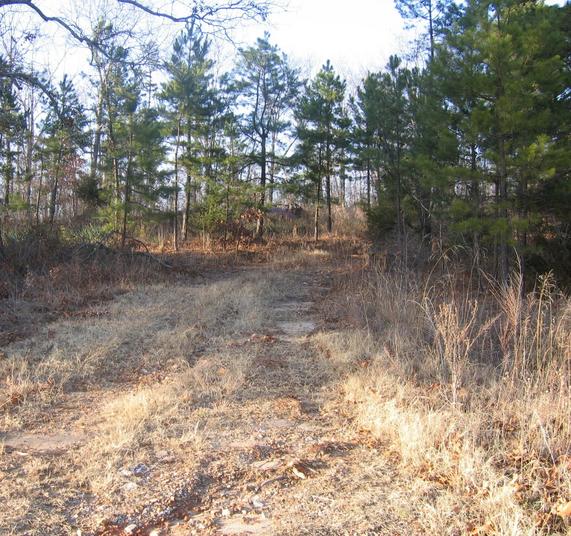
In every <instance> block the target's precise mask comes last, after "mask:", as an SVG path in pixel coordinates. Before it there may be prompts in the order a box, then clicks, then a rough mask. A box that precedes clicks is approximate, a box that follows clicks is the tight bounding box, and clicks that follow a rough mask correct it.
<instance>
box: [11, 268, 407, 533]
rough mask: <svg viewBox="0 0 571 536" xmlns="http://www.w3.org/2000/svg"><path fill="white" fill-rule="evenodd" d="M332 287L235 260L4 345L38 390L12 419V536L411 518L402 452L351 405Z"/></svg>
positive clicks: (264, 529)
mask: <svg viewBox="0 0 571 536" xmlns="http://www.w3.org/2000/svg"><path fill="white" fill-rule="evenodd" d="M329 285H330V280H329V277H328V276H327V273H326V272H324V271H319V270H317V269H304V270H284V269H276V268H275V267H262V268H255V269H253V270H248V271H246V270H237V271H234V272H232V273H226V274H224V275H223V277H217V278H215V279H212V280H208V279H207V280H205V281H200V282H198V283H196V282H194V283H188V284H179V285H170V286H160V287H149V288H144V289H141V290H139V291H137V292H134V293H131V294H127V295H125V296H122V297H119V298H118V299H117V300H116V301H114V302H113V303H112V304H111V305H110V306H109V305H108V306H107V308H102V307H100V308H94V309H93V310H92V311H90V314H87V315H85V318H82V319H75V320H67V321H61V322H58V323H55V324H52V325H50V326H47V327H46V328H45V330H44V331H43V332H41V333H38V334H37V335H36V336H35V337H32V338H31V339H28V340H27V341H21V342H19V343H15V344H14V345H12V346H10V347H8V348H7V349H6V352H5V353H6V358H5V360H4V361H5V362H4V363H3V370H4V373H5V374H7V371H11V372H10V374H11V376H9V381H12V384H13V387H12V389H13V390H15V389H16V387H15V386H16V385H17V382H18V381H20V384H21V383H22V382H24V380H25V381H26V382H27V383H26V385H27V386H28V388H29V389H28V391H26V392H25V393H24V395H25V396H24V395H22V399H21V400H16V399H14V400H13V404H12V405H11V406H10V407H9V408H8V409H7V410H6V408H5V413H4V416H3V421H0V422H2V427H1V428H0V429H3V430H2V432H3V434H2V436H0V444H1V443H2V442H3V444H4V447H3V453H2V455H1V457H0V482H1V490H0V510H1V511H2V513H1V516H0V533H2V534H101V535H102V534H153V535H158V534H165V535H166V534H174V535H183V534H221V535H223V534H226V535H230V534H312V535H314V534H385V533H386V534H389V533H391V534H395V533H403V534H404V533H411V532H412V531H411V530H410V527H409V528H407V526H406V523H405V524H403V523H404V522H403V519H406V517H407V516H403V515H402V512H401V513H399V512H391V507H390V504H391V503H390V501H387V496H388V495H389V494H394V493H397V494H398V490H397V488H395V486H394V479H395V475H394V472H393V469H392V468H391V464H390V463H389V462H387V460H386V459H385V458H384V457H383V456H380V455H379V452H378V450H377V447H378V445H375V444H373V443H372V442H371V441H370V440H369V439H368V438H367V436H366V435H365V434H361V433H359V431H358V430H355V429H354V428H353V427H352V425H351V421H350V419H349V417H345V416H344V415H343V411H342V406H341V405H340V404H338V399H339V396H340V393H339V387H338V384H339V376H340V371H339V370H337V369H336V366H335V363H333V362H331V361H330V360H329V359H328V355H327V352H325V351H323V349H322V348H321V347H320V345H319V333H320V332H322V331H323V330H327V329H328V326H327V325H325V324H324V323H323V320H322V318H323V317H322V315H321V312H320V310H321V309H322V303H323V299H324V298H325V297H326V296H327V293H328V287H329ZM22 363H25V366H24V365H23V364H22ZM10 367H11V368H10ZM10 378H11V379H10ZM5 395H6V394H5ZM6 396H7V395H6ZM12 396H13V397H15V396H16V395H15V394H14V393H12ZM395 490H396V491H395ZM397 502H398V503H399V504H400V501H397ZM387 505H388V506H387Z"/></svg>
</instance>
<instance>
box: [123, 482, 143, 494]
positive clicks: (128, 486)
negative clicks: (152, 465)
mask: <svg viewBox="0 0 571 536" xmlns="http://www.w3.org/2000/svg"><path fill="white" fill-rule="evenodd" d="M138 487H139V486H137V484H135V482H127V483H126V484H125V485H124V486H123V491H126V492H128V493H129V492H131V491H135V490H136V489H137V488H138Z"/></svg>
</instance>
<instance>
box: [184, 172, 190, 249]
mask: <svg viewBox="0 0 571 536" xmlns="http://www.w3.org/2000/svg"><path fill="white" fill-rule="evenodd" d="M190 189H191V177H190V173H189V172H188V171H187V173H186V185H185V187H184V196H185V201H184V214H183V215H182V239H183V240H184V241H185V242H186V241H187V240H188V228H189V222H188V220H189V218H190V202H191V195H190V194H191V192H190Z"/></svg>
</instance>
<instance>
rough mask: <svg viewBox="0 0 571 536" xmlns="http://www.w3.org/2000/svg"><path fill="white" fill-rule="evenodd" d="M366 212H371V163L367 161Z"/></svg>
mask: <svg viewBox="0 0 571 536" xmlns="http://www.w3.org/2000/svg"><path fill="white" fill-rule="evenodd" d="M367 210H371V163H370V162H369V161H368V160H367Z"/></svg>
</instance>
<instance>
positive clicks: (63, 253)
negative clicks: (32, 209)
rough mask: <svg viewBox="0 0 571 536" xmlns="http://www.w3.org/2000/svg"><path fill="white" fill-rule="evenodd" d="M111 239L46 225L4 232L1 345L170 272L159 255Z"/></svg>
mask: <svg viewBox="0 0 571 536" xmlns="http://www.w3.org/2000/svg"><path fill="white" fill-rule="evenodd" d="M114 242H116V240H112V239H111V238H110V236H109V235H107V236H99V235H93V234H89V233H85V232H83V233H80V234H79V235H77V234H75V235H74V234H73V233H71V232H70V231H69V230H61V229H59V230H58V229H53V230H52V229H49V228H47V227H46V228H44V227H39V228H35V229H30V230H27V231H25V232H22V233H21V234H19V235H14V236H12V237H9V238H8V239H7V240H6V241H5V247H4V251H3V256H2V257H1V258H0V346H3V345H5V344H8V343H10V342H13V341H14V340H17V339H19V338H22V337H26V336H29V335H30V334H31V332H32V331H33V330H34V329H36V327H37V325H39V324H41V323H43V322H45V321H51V320H54V319H55V318H58V317H61V316H72V315H74V314H80V312H79V311H80V309H82V308H84V307H85V306H86V305H91V304H94V303H100V302H104V301H107V300H109V299H111V298H113V297H114V296H116V295H118V294H121V293H122V292H124V291H126V290H130V289H132V288H133V287H134V286H135V285H137V284H140V283H145V282H149V281H155V282H156V281H161V280H164V279H165V277H169V271H171V270H167V269H166V266H165V263H164V261H163V260H162V259H161V258H159V257H156V256H154V255H150V254H148V253H147V252H146V251H140V250H137V249H136V248H134V247H129V246H133V244H131V245H127V246H128V247H126V248H122V249H121V248H119V247H118V246H117V244H116V243H114ZM139 249H140V248H139Z"/></svg>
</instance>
